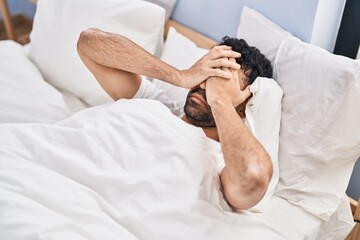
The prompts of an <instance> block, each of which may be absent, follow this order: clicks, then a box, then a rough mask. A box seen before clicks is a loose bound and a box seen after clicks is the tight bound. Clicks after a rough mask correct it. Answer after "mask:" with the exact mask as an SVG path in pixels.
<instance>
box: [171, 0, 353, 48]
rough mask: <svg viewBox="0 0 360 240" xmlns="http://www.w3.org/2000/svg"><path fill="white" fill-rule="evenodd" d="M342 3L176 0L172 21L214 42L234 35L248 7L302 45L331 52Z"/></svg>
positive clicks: (331, 0)
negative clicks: (315, 46) (305, 43)
mask: <svg viewBox="0 0 360 240" xmlns="http://www.w3.org/2000/svg"><path fill="white" fill-rule="evenodd" d="M345 2H346V0H271V1H269V0H222V1H219V0H177V4H176V6H175V9H174V12H173V16H172V18H173V19H175V20H176V21H178V22H180V23H182V24H184V25H185V26H188V27H190V28H192V29H194V30H196V31H199V32H201V33H202V34H204V35H206V36H208V37H210V38H212V39H214V40H216V41H220V39H221V38H222V37H223V36H225V35H229V36H235V35H236V29H237V26H238V24H239V19H240V14H241V10H242V8H243V6H245V5H246V6H249V7H251V8H253V9H255V10H257V11H259V12H260V13H262V14H263V15H265V16H266V17H268V18H269V19H270V20H272V21H274V22H275V23H277V24H278V25H280V26H281V27H283V28H284V29H285V30H287V31H289V32H291V33H292V34H293V35H295V36H296V37H298V38H300V39H301V40H303V41H305V42H310V43H313V44H315V45H318V46H320V47H322V48H325V49H327V50H328V51H330V52H332V51H333V49H334V45H335V41H336V37H337V32H338V29H339V25H340V21H341V17H342V13H343V10H344V5H345Z"/></svg>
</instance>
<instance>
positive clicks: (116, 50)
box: [78, 29, 181, 85]
mask: <svg viewBox="0 0 360 240" xmlns="http://www.w3.org/2000/svg"><path fill="white" fill-rule="evenodd" d="M78 49H80V51H81V52H82V54H85V55H86V56H87V57H88V58H90V59H91V60H92V61H94V62H96V63H97V64H100V65H101V66H105V67H108V68H113V69H119V70H122V71H126V72H129V73H134V74H138V75H145V76H149V77H153V78H157V79H160V80H163V81H166V82H169V83H171V84H174V85H179V81H181V76H180V75H181V72H180V71H179V70H177V69H176V68H174V67H172V66H170V65H168V64H166V63H165V62H163V61H161V60H160V59H158V58H156V57H155V56H154V55H152V54H150V53H149V52H147V51H146V50H144V49H143V48H141V47H140V46H138V45H137V44H136V43H134V42H132V41H131V40H129V39H128V38H126V37H124V36H121V35H118V34H114V33H107V32H103V31H101V30H98V29H88V30H85V31H83V32H82V33H81V35H80V38H79V42H78Z"/></svg>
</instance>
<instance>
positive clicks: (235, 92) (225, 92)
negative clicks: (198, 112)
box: [205, 58, 251, 107]
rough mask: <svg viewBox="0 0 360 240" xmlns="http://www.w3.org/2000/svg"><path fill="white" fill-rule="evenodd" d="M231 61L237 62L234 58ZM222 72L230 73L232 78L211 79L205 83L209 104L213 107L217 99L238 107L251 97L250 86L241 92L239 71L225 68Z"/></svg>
mask: <svg viewBox="0 0 360 240" xmlns="http://www.w3.org/2000/svg"><path fill="white" fill-rule="evenodd" d="M229 61H230V62H236V61H235V59H234V58H230V59H229ZM222 71H224V72H226V73H229V74H230V75H231V78H230V79H224V78H221V77H210V78H209V79H208V80H207V81H206V83H205V84H206V98H207V102H208V104H209V105H210V106H212V105H213V104H214V103H215V102H216V100H217V99H221V100H222V101H223V102H226V103H228V104H231V105H232V106H233V107H236V106H238V105H239V104H241V103H243V102H244V101H245V100H246V99H247V98H248V97H249V96H250V95H251V92H250V85H249V86H247V87H246V88H245V89H244V90H241V88H240V80H239V74H238V70H236V69H229V68H226V67H225V68H222Z"/></svg>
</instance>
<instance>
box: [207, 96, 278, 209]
mask: <svg viewBox="0 0 360 240" xmlns="http://www.w3.org/2000/svg"><path fill="white" fill-rule="evenodd" d="M212 112H213V115H214V118H215V121H216V125H217V129H218V133H219V139H220V143H221V148H222V151H223V154H224V159H225V168H224V169H223V171H222V173H221V182H222V185H223V189H224V194H225V197H226V199H227V200H228V202H229V203H230V204H231V205H232V206H233V207H235V208H237V209H247V208H250V207H252V206H254V205H255V204H256V203H258V202H259V201H260V199H261V198H262V196H263V195H264V194H265V192H266V189H267V186H268V183H269V181H270V178H271V175H272V164H271V160H270V158H269V156H268V154H267V153H266V151H265V149H264V148H263V147H262V145H261V144H260V143H259V142H258V141H257V140H256V139H255V137H254V136H253V134H252V133H251V132H250V131H249V130H248V129H247V127H246V126H245V125H244V123H243V121H242V120H241V118H240V117H239V115H238V114H237V112H236V111H235V109H234V107H233V106H232V105H231V103H227V102H224V101H223V100H222V99H217V100H216V101H215V102H214V104H213V105H212Z"/></svg>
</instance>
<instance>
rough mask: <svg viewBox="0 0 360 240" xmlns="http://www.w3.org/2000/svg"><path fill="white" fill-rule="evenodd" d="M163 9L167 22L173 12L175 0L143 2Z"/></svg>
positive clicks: (149, 0)
mask: <svg viewBox="0 0 360 240" xmlns="http://www.w3.org/2000/svg"><path fill="white" fill-rule="evenodd" d="M145 1H148V2H151V3H154V4H156V5H159V6H160V7H162V8H164V9H165V13H166V15H165V19H166V20H168V19H169V18H170V17H171V14H172V12H173V10H174V6H175V4H176V0H145Z"/></svg>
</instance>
